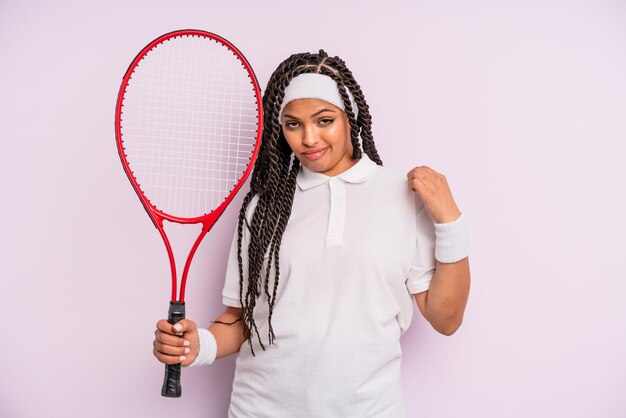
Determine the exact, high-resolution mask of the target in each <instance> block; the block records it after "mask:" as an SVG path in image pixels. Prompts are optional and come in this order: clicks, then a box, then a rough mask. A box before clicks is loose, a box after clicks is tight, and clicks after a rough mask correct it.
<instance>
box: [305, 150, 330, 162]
mask: <svg viewBox="0 0 626 418" xmlns="http://www.w3.org/2000/svg"><path fill="white" fill-rule="evenodd" d="M326 150H328V148H319V149H314V150H311V151H307V152H303V153H302V155H304V156H305V157H306V158H308V159H309V160H317V159H319V158H322V156H323V155H324V154H326Z"/></svg>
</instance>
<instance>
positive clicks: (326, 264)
mask: <svg viewBox="0 0 626 418" xmlns="http://www.w3.org/2000/svg"><path fill="white" fill-rule="evenodd" d="M297 184H298V186H297V187H296V191H295V196H294V201H293V209H292V212H291V216H290V218H289V222H288V224H287V227H286V229H285V232H284V235H283V238H282V243H281V248H280V279H279V283H278V288H277V292H276V302H275V305H274V309H273V315H272V327H273V330H274V333H275V336H276V338H275V340H274V344H272V345H269V344H268V323H267V317H268V314H269V307H268V304H267V297H266V295H265V292H264V290H263V289H264V286H263V285H262V286H261V289H262V290H261V296H260V298H259V300H257V304H256V307H255V311H254V318H255V321H256V323H257V327H258V330H259V333H260V335H261V341H263V344H264V345H265V347H266V350H265V351H264V350H263V349H262V348H261V347H260V345H259V342H258V337H257V335H256V332H255V331H254V330H252V332H253V333H252V343H253V344H254V352H255V354H256V356H252V354H251V351H250V347H249V342H248V341H246V342H244V344H243V345H242V346H241V349H240V351H239V353H238V354H237V359H236V369H235V377H234V381H233V387H232V395H231V403H230V408H229V411H228V416H229V418H248V417H272V418H277V417H286V418H287V417H288V418H294V417H297V418H308V417H320V418H334V417H337V418H339V417H341V418H349V417H355V418H356V417H358V418H366V417H376V418H387V417H388V418H401V417H404V416H405V408H404V402H403V399H402V388H401V380H400V358H401V354H402V353H401V347H400V336H401V334H402V333H404V332H405V331H406V330H407V328H408V327H409V325H410V323H411V319H412V316H413V306H414V303H415V302H414V301H413V299H414V298H413V296H412V295H413V294H415V293H419V292H423V291H425V290H427V289H428V287H429V285H430V281H431V279H432V276H433V274H434V272H435V267H436V261H435V228H434V223H433V220H432V219H431V218H430V215H429V214H428V212H427V210H426V208H425V207H424V204H423V202H422V201H421V199H420V198H419V196H418V194H417V193H416V192H414V191H413V190H411V189H410V188H409V187H408V182H407V177H406V174H405V173H402V172H399V171H395V170H393V169H390V168H388V167H383V166H379V165H377V164H376V163H374V162H373V161H371V159H370V158H369V157H368V156H367V155H366V154H365V153H364V152H363V154H362V158H361V159H360V160H359V161H358V162H357V163H356V164H355V165H353V166H352V167H350V168H349V169H348V170H346V171H344V172H343V173H341V174H338V175H337V176H334V177H329V176H326V175H324V174H322V173H318V172H314V171H312V170H310V169H308V168H306V167H304V166H301V168H300V172H299V173H298V176H297ZM256 202H257V198H256V197H255V199H253V201H252V204H251V205H250V206H249V208H248V213H247V216H248V220H249V221H251V219H252V213H253V209H254V205H255V204H256ZM243 240H244V241H243V248H242V257H243V263H244V274H245V273H247V269H246V267H245V266H246V262H247V244H248V242H249V241H248V240H249V235H248V231H247V228H246V227H245V225H244V233H243ZM266 257H267V256H266ZM272 264H273V263H272ZM271 269H272V270H271V271H270V276H269V280H270V282H269V291H270V295H271V294H272V289H273V285H274V267H273V266H271ZM262 277H264V272H262ZM247 283H248V282H247V277H245V276H244V288H243V295H244V297H245V294H246V291H247V287H248V284H247ZM222 296H223V302H224V304H225V305H228V306H235V307H241V304H240V302H239V268H238V264H237V235H236V233H235V237H234V238H233V241H232V247H231V252H230V257H229V259H228V265H227V271H226V280H225V284H224V290H223V292H222Z"/></svg>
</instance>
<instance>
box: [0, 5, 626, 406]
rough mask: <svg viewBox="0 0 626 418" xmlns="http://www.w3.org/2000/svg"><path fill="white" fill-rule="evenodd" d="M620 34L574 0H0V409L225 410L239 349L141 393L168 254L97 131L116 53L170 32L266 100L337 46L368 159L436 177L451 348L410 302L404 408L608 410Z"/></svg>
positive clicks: (607, 9)
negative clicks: (465, 241)
mask: <svg viewBox="0 0 626 418" xmlns="http://www.w3.org/2000/svg"><path fill="white" fill-rule="evenodd" d="M624 22H626V5H625V4H624V3H623V2H620V1H592V0H588V1H565V0H563V1H524V2H502V1H482V0H481V1H472V2H469V1H446V2H440V1H413V2H400V1H398V2H395V3H393V2H390V3H387V4H383V3H382V2H373V1H371V2H370V1H359V2H357V1H345V2H334V1H317V2H301V3H297V2H293V1H271V2H270V1H265V2H252V1H249V2H241V1H240V2H219V3H218V2H210V1H207V0H204V1H187V2H173V1H161V0H158V1H154V0H151V1H147V0H141V1H135V2H122V1H119V0H116V1H108V2H95V1H65V2H54V3H53V2H43V1H39V2H36V1H17V0H2V2H0V62H1V64H0V115H1V120H2V123H1V124H0V138H1V141H0V147H1V148H0V155H1V156H2V163H1V164H0V179H1V181H2V183H1V187H2V197H3V199H2V201H3V204H2V205H1V207H2V209H1V210H2V212H1V215H2V220H3V228H2V232H1V239H0V257H1V259H0V261H1V263H0V280H1V282H0V297H1V300H0V309H1V311H0V312H1V313H2V317H3V318H5V320H4V322H5V324H4V326H3V331H4V332H3V337H2V342H1V343H0V355H1V359H2V361H3V371H2V379H0V416H2V417H28V418H31V417H112V416H117V417H131V416H133V417H143V416H150V417H165V416H175V415H176V416H184V417H185V418H194V417H223V416H225V414H226V410H227V408H228V401H229V395H230V389H231V383H232V378H233V370H234V360H235V357H234V356H231V357H229V358H225V359H221V360H218V361H217V362H216V363H214V364H213V365H212V366H209V367H205V368H199V369H190V370H185V372H184V375H183V388H184V395H183V397H182V398H181V399H165V398H162V397H161V396H160V388H161V383H162V378H163V367H162V365H161V364H160V363H158V362H157V360H156V359H155V358H154V357H153V356H152V352H151V351H152V340H153V338H154V334H153V331H154V324H155V323H156V321H157V320H158V319H160V318H163V317H165V316H166V314H167V305H168V296H169V277H168V268H169V264H168V262H167V258H166V253H165V249H164V248H163V244H162V242H161V239H160V237H159V235H158V233H157V231H156V230H155V228H154V227H153V225H152V223H151V222H150V221H149V219H148V217H147V216H146V213H145V212H144V210H143V208H142V207H141V204H140V202H139V200H138V199H137V197H136V195H135V192H134V191H133V190H132V188H131V186H130V183H129V182H128V180H127V178H126V175H125V174H124V172H123V170H122V167H121V164H120V161H119V158H118V155H117V149H116V146H115V135H114V129H113V127H114V125H113V117H114V107H115V100H116V95H117V92H118V88H119V85H120V82H121V78H122V75H123V74H124V71H125V70H126V68H127V67H128V64H129V63H130V61H131V60H132V58H133V57H134V56H135V54H136V53H137V52H138V51H139V50H140V49H141V48H142V47H143V46H144V45H145V44H147V43H148V42H149V41H150V40H152V39H153V38H155V37H157V36H158V35H161V34H163V33H165V32H169V31H171V30H175V29H182V28H198V29H204V30H209V31H212V32H215V33H218V34H220V35H222V36H224V37H225V38H227V39H229V40H230V41H232V42H233V43H234V44H235V45H237V46H238V47H239V48H240V50H241V51H243V53H244V54H245V55H246V56H247V58H248V60H249V61H250V62H251V63H252V65H253V67H254V69H255V71H256V73H257V77H258V79H259V82H260V83H261V85H262V86H263V88H264V87H265V84H266V83H267V80H268V78H269V75H270V74H271V72H272V71H273V69H274V68H275V67H276V65H277V64H278V63H279V62H280V61H282V60H283V59H284V58H286V57H287V56H288V55H290V54H292V53H295V52H304V51H314V52H315V51H317V50H318V49H320V48H323V49H325V50H326V51H327V52H328V53H329V54H331V55H339V56H341V57H342V58H343V59H344V60H345V61H346V62H347V64H348V66H349V67H350V68H351V69H352V71H353V73H354V75H355V77H356V78H357V80H358V82H359V84H360V85H361V86H362V88H363V90H364V92H365V95H366V98H367V100H368V103H369V106H370V109H371V113H372V115H373V121H374V135H375V139H376V142H377V145H378V149H379V151H380V155H381V157H382V159H383V161H384V163H385V164H386V165H393V166H396V167H399V168H400V169H403V170H406V171H408V170H410V169H411V168H413V167H414V166H417V165H427V166H429V167H431V168H433V169H435V170H436V171H438V172H440V173H442V174H444V175H445V176H446V177H447V179H448V182H449V184H450V187H451V189H452V192H453V195H454V197H455V200H456V202H457V204H458V206H459V208H460V209H461V210H462V211H463V212H465V213H466V214H467V216H468V218H469V221H470V233H471V251H470V260H471V262H470V264H471V269H472V288H471V292H470V299H469V303H468V306H467V310H466V313H465V321H464V323H463V325H462V327H461V328H460V329H459V330H458V331H457V332H456V333H455V334H454V335H452V336H450V337H446V336H444V335H441V334H438V333H437V332H436V331H434V330H433V329H432V328H431V327H430V325H429V324H428V323H427V322H426V321H425V320H424V319H423V318H422V317H421V315H420V314H419V313H418V311H417V308H415V311H416V312H415V317H414V322H413V324H412V327H411V328H410V330H409V331H408V332H407V333H406V334H405V335H404V336H403V338H402V347H403V353H404V356H403V383H404V394H405V398H406V403H407V408H408V411H409V416H410V417H419V418H439V417H520V418H521V417H566V416H567V417H589V416H596V417H616V418H617V417H624V416H626V404H625V402H624V398H623V395H624V387H625V386H626V362H624V361H623V355H619V354H618V353H623V352H624V351H625V350H626V337H625V335H624V322H625V320H626V310H625V308H624V303H623V301H624V296H625V293H626V284H625V278H626V277H625V274H624V268H623V263H624V259H625V258H624V250H625V249H626V248H625V245H624V235H625V233H626V221H625V218H624V213H625V212H626V193H625V191H626V190H625V187H624V179H626V169H625V168H624V167H625V166H626V164H625V163H624V156H625V155H626V152H625V148H626V147H625V146H624V141H625V140H626V124H625V123H624V120H625V119H624V118H625V115H626V76H625V74H626V54H625V53H624V51H626V25H624ZM245 190H247V187H246V189H245ZM242 197H243V194H240V195H239V197H238V198H237V199H236V200H235V201H234V203H233V204H232V205H231V206H230V207H229V208H228V210H227V212H226V213H225V214H224V216H223V217H222V219H221V220H220V221H219V223H218V224H217V225H216V226H215V228H214V229H213V231H212V232H211V233H210V234H209V236H208V237H207V238H206V239H205V241H204V242H203V243H202V246H201V247H200V249H199V251H198V254H197V256H196V258H195V261H194V264H193V265H192V271H191V277H190V279H189V282H188V298H187V302H188V317H189V318H191V319H194V320H196V321H197V322H198V323H199V324H200V325H203V326H208V324H209V321H210V320H212V319H215V318H216V317H217V316H218V315H219V314H220V313H221V312H222V311H223V309H224V306H223V305H222V304H221V295H220V293H221V289H222V284H223V275H224V269H225V261H226V257H227V249H228V244H229V243H230V240H231V238H232V234H233V231H234V228H235V218H236V215H237V211H238V207H239V205H240V203H241V198H242ZM196 232H197V231H196V230H195V229H194V230H193V231H189V230H184V231H176V237H177V239H180V242H185V243H186V244H185V245H190V244H189V240H190V239H193V238H194V237H195V234H196ZM174 245H175V248H176V246H177V244H176V243H175V244H174ZM178 247H179V248H180V245H178ZM184 251H186V249H185V250H184Z"/></svg>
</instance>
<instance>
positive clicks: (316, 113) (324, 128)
mask: <svg viewBox="0 0 626 418" xmlns="http://www.w3.org/2000/svg"><path fill="white" fill-rule="evenodd" d="M280 124H281V126H282V128H283V134H284V135H285V139H286V140H287V143H288V144H289V146H290V147H291V150H292V151H293V152H294V154H295V155H296V158H298V160H300V162H301V163H302V164H303V165H304V166H306V167H307V168H309V169H311V170H312V171H317V172H320V173H323V174H325V175H327V176H335V175H337V174H340V173H342V172H344V171H345V170H347V169H348V168H350V167H351V166H353V165H354V164H355V163H356V160H355V159H353V158H352V152H353V149H352V142H351V141H350V122H349V121H348V116H347V115H346V114H345V113H344V112H343V111H342V110H341V109H339V108H338V107H336V106H335V105H332V104H330V103H328V102H326V101H324V100H319V99H298V100H293V101H291V102H289V103H288V104H287V106H285V109H284V110H283V113H282V116H281V120H280Z"/></svg>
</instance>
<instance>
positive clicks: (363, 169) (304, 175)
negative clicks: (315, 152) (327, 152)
mask: <svg viewBox="0 0 626 418" xmlns="http://www.w3.org/2000/svg"><path fill="white" fill-rule="evenodd" d="M377 167H378V164H376V163H375V162H374V161H372V160H371V159H370V158H369V157H368V155H367V154H366V153H365V152H362V153H361V158H360V159H359V160H358V161H357V162H356V164H354V165H353V166H352V167H350V168H348V169H347V170H346V171H344V172H343V173H339V174H337V175H336V176H335V177H337V178H340V179H341V180H343V181H345V182H348V183H362V182H364V181H365V180H367V179H368V178H370V176H371V175H372V174H374V172H375V171H376V169H377ZM331 177H332V176H327V175H325V174H322V173H319V172H317V171H313V170H311V169H309V168H307V167H306V166H304V165H303V164H301V165H300V171H298V175H297V176H296V183H298V186H299V187H300V189H302V190H307V189H310V188H312V187H316V186H319V185H321V184H324V183H327V182H328V180H329V179H330V178H331Z"/></svg>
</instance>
